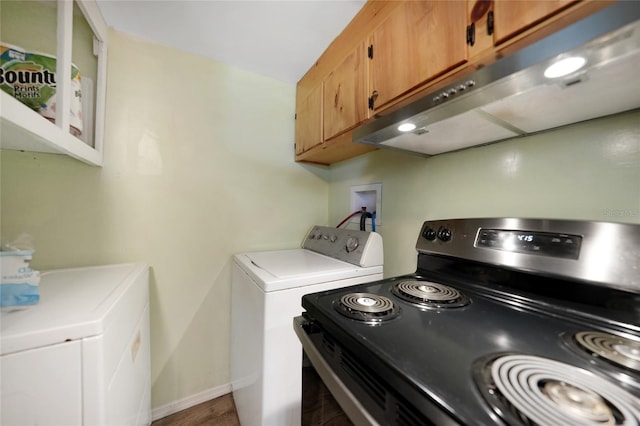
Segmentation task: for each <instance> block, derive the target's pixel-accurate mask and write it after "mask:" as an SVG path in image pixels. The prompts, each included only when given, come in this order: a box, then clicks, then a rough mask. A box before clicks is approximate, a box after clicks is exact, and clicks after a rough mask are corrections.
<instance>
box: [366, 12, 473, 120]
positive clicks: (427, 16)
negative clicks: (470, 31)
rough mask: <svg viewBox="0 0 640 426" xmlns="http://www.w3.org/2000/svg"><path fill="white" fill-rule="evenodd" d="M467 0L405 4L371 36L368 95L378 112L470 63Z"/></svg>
mask: <svg viewBox="0 0 640 426" xmlns="http://www.w3.org/2000/svg"><path fill="white" fill-rule="evenodd" d="M466 8H467V4H466V2H464V1H437V0H421V1H408V2H403V3H402V4H401V5H400V6H398V7H397V8H396V9H394V10H393V12H392V13H391V14H390V15H389V17H388V18H387V19H386V20H384V21H383V22H382V24H381V25H380V26H378V27H377V28H376V29H375V30H374V31H373V33H372V35H371V46H372V56H373V57H372V58H371V71H370V84H369V95H372V96H373V100H374V104H373V106H374V108H375V109H376V110H377V109H379V108H380V107H383V106H384V105H386V104H387V103H389V102H390V101H392V100H394V99H396V98H397V97H399V96H401V95H402V94H404V93H406V92H408V91H410V90H412V89H414V88H416V87H417V86H419V85H421V84H423V83H425V82H426V81H428V80H430V79H432V78H434V77H436V76H438V75H440V74H442V73H444V72H446V71H448V70H450V69H452V68H455V67H456V66H458V65H461V64H463V63H464V62H465V61H466V59H467V45H466V26H467V19H466Z"/></svg>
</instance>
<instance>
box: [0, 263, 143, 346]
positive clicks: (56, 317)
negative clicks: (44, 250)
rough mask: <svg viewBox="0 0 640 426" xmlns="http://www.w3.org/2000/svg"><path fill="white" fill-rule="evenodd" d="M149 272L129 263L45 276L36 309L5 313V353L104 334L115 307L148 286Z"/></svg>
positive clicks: (10, 309)
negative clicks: (138, 288) (132, 290)
mask: <svg viewBox="0 0 640 426" xmlns="http://www.w3.org/2000/svg"><path fill="white" fill-rule="evenodd" d="M147 271H148V267H147V266H146V265H145V264H142V263H130V264H120V265H107V266H98V267H85V268H74V269H60V270H55V271H48V272H43V273H42V274H41V278H40V301H39V302H38V303H37V304H35V305H31V306H19V307H18V306H16V307H4V308H2V312H1V318H0V326H1V330H2V333H1V340H0V351H1V354H2V355H4V354H7V353H13V352H18V351H23V350H27V349H32V348H38V347H43V346H48V345H52V344H56V343H62V342H65V341H68V340H78V339H83V338H86V337H91V336H97V335H101V334H102V333H104V331H105V329H106V328H107V327H108V324H109V323H110V320H111V317H113V315H109V314H110V313H111V312H112V311H113V309H112V308H113V306H114V305H115V304H116V303H117V302H118V301H119V300H120V299H121V298H122V297H123V296H124V295H125V293H127V290H128V289H129V288H131V287H132V286H134V285H143V284H145V283H146V282H147V281H148V279H147V278H146V276H147V275H146V274H147ZM141 277H142V278H144V280H142V279H141Z"/></svg>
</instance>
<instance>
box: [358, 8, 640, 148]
mask: <svg viewBox="0 0 640 426" xmlns="http://www.w3.org/2000/svg"><path fill="white" fill-rule="evenodd" d="M575 56H581V57H583V58H585V59H586V66H584V67H583V68H582V69H580V70H578V71H575V72H572V73H571V74H569V75H567V76H564V77H558V78H547V77H545V76H544V72H545V70H546V69H547V67H548V66H549V65H551V64H553V63H555V62H557V61H558V60H560V59H563V58H567V57H575ZM636 108H640V2H638V1H620V2H618V3H615V4H613V5H612V6H609V7H607V8H605V9H603V10H601V11H600V12H598V13H596V14H594V15H591V16H589V17H587V18H586V19H584V20H581V21H579V22H577V23H575V24H573V25H571V26H569V27H566V28H564V29H562V30H561V31H559V32H557V33H554V34H552V35H551V36H549V37H547V38H545V39H542V40H540V41H538V42H536V43H535V44H532V45H530V46H528V47H526V48H524V49H522V50H520V51H518V52H516V53H515V54H513V55H510V56H507V57H505V58H502V59H500V60H499V61H497V62H495V63H494V64H492V65H490V66H487V67H485V68H481V69H479V70H478V71H476V72H474V73H473V74H471V75H470V76H468V77H466V78H464V79H462V80H459V81H457V82H456V83H454V84H451V85H450V86H447V87H446V88H444V89H440V90H438V91H437V92H434V93H431V94H429V95H427V96H425V97H423V98H421V99H419V100H418V101H415V102H413V103H411V104H409V105H407V106H405V107H403V108H401V109H399V110H397V111H395V112H393V113H391V114H389V115H386V116H382V117H379V118H376V119H375V120H373V121H372V122H370V123H367V124H365V125H363V126H361V127H360V128H358V129H356V130H355V131H354V132H353V140H354V141H355V142H359V143H364V144H368V145H373V146H375V147H377V148H390V149H399V150H404V151H411V152H414V153H417V154H422V155H436V154H440V153H443V152H448V151H455V150H459V149H464V148H468V147H471V146H476V145H482V144H486V143H491V142H497V141H501V140H505V139H510V138H513V137H518V136H522V135H526V134H530V133H534V132H539V131H542V130H547V129H552V128H556V127H559V126H563V125H567V124H572V123H577V122H580V121H584V120H589V119H593V118H597V117H603V116H607V115H611V114H615V113H619V112H623V111H628V110H632V109H636ZM405 123H411V124H413V125H415V126H416V127H415V129H414V130H412V131H408V132H401V131H399V130H398V126H399V125H400V124H405Z"/></svg>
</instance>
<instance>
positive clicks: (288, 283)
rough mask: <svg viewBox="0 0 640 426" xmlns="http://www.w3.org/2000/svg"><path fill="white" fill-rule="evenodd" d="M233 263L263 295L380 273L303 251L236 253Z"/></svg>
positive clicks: (370, 268) (373, 268)
mask: <svg viewBox="0 0 640 426" xmlns="http://www.w3.org/2000/svg"><path fill="white" fill-rule="evenodd" d="M234 260H235V262H236V263H237V264H238V265H239V266H240V267H241V268H242V269H243V270H244V271H245V272H246V273H247V274H249V275H250V276H251V277H252V278H253V281H254V282H255V283H256V285H258V286H259V287H260V288H261V289H262V290H263V291H265V292H270V291H278V290H285V289H288V288H295V287H303V286H308V285H313V284H321V283H327V282H331V281H338V280H344V279H347V278H354V277H361V276H366V275H371V274H380V273H382V266H374V267H367V268H363V267H361V266H358V265H352V264H350V263H347V262H343V261H341V260H336V259H334V258H331V257H328V256H325V255H322V254H319V253H316V252H313V251H310V250H305V249H293V250H276V251H264V252H253V253H240V254H236V255H235V256H234Z"/></svg>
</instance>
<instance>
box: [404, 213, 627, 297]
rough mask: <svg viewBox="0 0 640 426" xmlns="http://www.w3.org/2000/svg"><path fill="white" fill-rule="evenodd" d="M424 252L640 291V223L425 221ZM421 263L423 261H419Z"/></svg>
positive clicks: (420, 249)
mask: <svg viewBox="0 0 640 426" xmlns="http://www.w3.org/2000/svg"><path fill="white" fill-rule="evenodd" d="M416 249H417V250H418V252H419V253H420V254H424V255H438V256H445V257H454V258H460V259H464V260H472V261H476V262H483V263H488V264H492V265H498V266H503V267H507V268H512V269H518V270H523V271H528V272H538V273H544V274H548V275H557V276H562V277H568V278H573V279H580V280H586V281H589V282H592V283H598V284H602V285H606V286H610V287H615V288H619V289H622V290H627V291H632V292H634V293H638V294H640V274H639V273H638V271H640V225H636V224H624V223H613V222H588V221H574V220H556V219H521V218H477V219H451V220H434V221H427V222H424V224H423V225H422V228H421V229H420V234H419V237H418V241H417V243H416ZM418 261H419V262H420V259H419V260H418Z"/></svg>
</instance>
